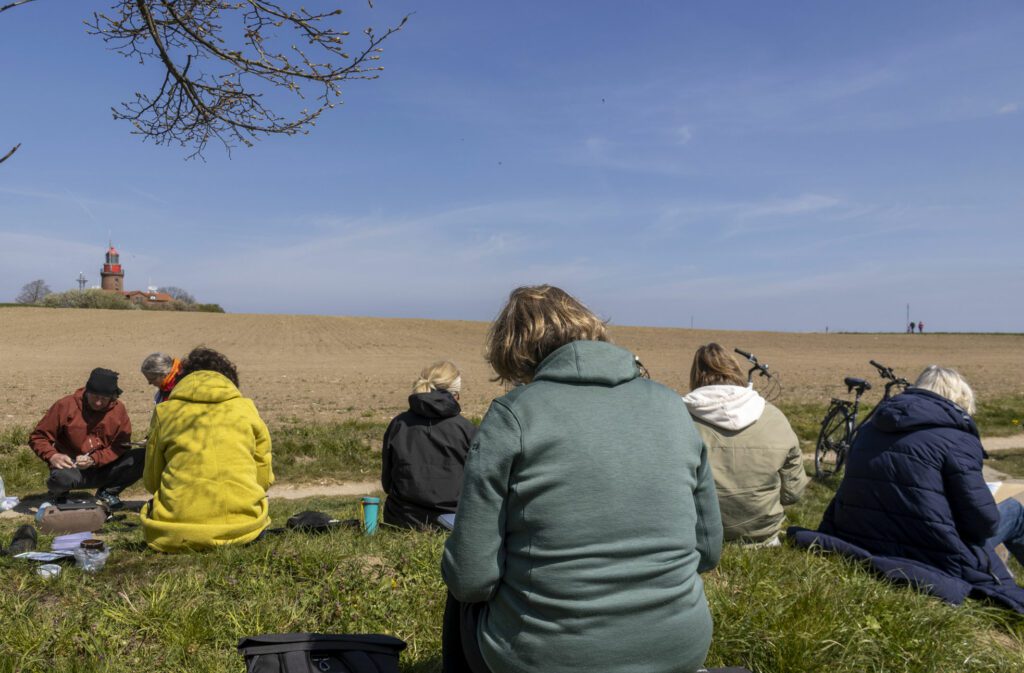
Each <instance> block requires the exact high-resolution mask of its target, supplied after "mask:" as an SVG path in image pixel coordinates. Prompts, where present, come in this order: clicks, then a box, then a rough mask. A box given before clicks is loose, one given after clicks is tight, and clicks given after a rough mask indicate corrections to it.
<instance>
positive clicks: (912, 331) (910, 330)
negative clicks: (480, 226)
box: [907, 320, 916, 334]
mask: <svg viewBox="0 0 1024 673" xmlns="http://www.w3.org/2000/svg"><path fill="white" fill-rule="evenodd" d="M915 326H916V325H915V323H914V321H913V320H911V321H910V325H908V326H907V334H913V333H914V327H915Z"/></svg>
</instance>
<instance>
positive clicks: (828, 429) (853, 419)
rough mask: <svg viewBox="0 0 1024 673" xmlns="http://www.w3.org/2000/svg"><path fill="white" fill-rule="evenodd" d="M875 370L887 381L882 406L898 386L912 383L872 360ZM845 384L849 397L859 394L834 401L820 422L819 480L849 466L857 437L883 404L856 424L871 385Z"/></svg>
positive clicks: (816, 465)
mask: <svg viewBox="0 0 1024 673" xmlns="http://www.w3.org/2000/svg"><path fill="white" fill-rule="evenodd" d="M870 363H871V365H872V366H874V367H875V369H877V370H878V375H879V376H881V377H882V378H883V379H885V380H886V384H885V392H884V393H883V395H882V400H881V402H884V401H885V400H887V399H889V398H890V397H892V389H893V388H894V387H895V386H902V387H904V388H906V387H907V386H909V385H910V382H909V381H907V380H906V379H904V378H900V377H897V376H896V375H895V374H894V373H893V371H892V368H891V367H886V366H885V365H882V364H879V363H878V362H875V361H874V360H870ZM844 383H846V390H847V393H850V392H853V391H854V390H856V394H855V395H854V399H853V401H850V400H845V399H840V398H832V401H831V403H830V404H829V407H828V410H827V411H826V412H825V417H824V418H823V419H822V421H821V430H820V431H819V433H818V440H817V442H816V443H815V448H814V469H815V474H816V476H818V477H819V478H822V477H827V476H830V475H832V474H835V473H836V472H838V471H839V470H841V469H842V466H843V464H844V463H845V462H846V457H847V455H848V454H849V451H850V448H851V447H852V446H853V443H854V442H855V441H856V438H857V435H858V433H859V432H860V429H861V428H862V427H864V424H865V423H867V422H868V421H869V420H870V419H871V417H872V416H874V414H875V411H876V410H877V409H878V407H879V406H880V404H881V402H880V403H879V404H877V405H875V407H874V408H873V409H872V410H871V411H870V412H869V413H868V414H867V415H866V416H865V417H864V418H863V419H861V420H860V422H858V421H857V416H858V414H859V412H860V400H861V397H862V396H863V395H864V393H865V392H866V391H868V390H871V384H870V383H868V382H867V381H865V380H864V379H857V378H853V377H846V379H844ZM840 415H841V416H842V421H841V424H839V423H836V420H838V417H839V416H840ZM830 455H834V462H832V463H829V461H828V460H826V457H827V456H830ZM829 464H831V465H834V469H831V470H829V469H826V468H824V467H823V465H829Z"/></svg>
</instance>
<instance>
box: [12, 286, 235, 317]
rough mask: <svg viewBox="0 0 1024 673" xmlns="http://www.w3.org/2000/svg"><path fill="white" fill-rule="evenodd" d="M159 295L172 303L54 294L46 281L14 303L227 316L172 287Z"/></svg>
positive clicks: (93, 293) (95, 293) (92, 292)
mask: <svg viewBox="0 0 1024 673" xmlns="http://www.w3.org/2000/svg"><path fill="white" fill-rule="evenodd" d="M156 291H157V292H162V293H164V294H166V295H169V296H170V297H171V301H169V302H166V303H164V304H155V305H154V304H148V305H147V304H135V303H133V302H131V301H129V300H128V298H127V297H125V296H124V295H122V294H120V293H116V292H108V291H107V290H101V289H98V288H93V289H89V290H68V291H67V292H54V291H53V290H51V289H50V286H49V285H47V284H46V281H45V280H43V279H42V278H37V279H36V280H33V281H31V282H29V283H26V284H25V285H23V286H22V288H21V292H19V293H18V296H17V297H15V298H14V303H15V304H21V305H23V306H43V307H46V308H106V309H114V310H143V311H198V312H202V313H224V312H225V311H224V309H223V308H222V307H221V306H220V304H204V303H200V302H197V301H196V298H195V297H194V296H193V295H192V293H191V292H189V291H188V290H184V289H182V288H180V287H176V286H173V285H168V286H165V287H158V288H157V289H156Z"/></svg>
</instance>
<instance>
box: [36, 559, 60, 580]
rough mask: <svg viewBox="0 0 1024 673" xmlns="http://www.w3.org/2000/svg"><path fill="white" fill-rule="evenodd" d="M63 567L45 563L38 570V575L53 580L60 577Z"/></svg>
mask: <svg viewBox="0 0 1024 673" xmlns="http://www.w3.org/2000/svg"><path fill="white" fill-rule="evenodd" d="M60 571H61V567H60V566H59V565H57V564H56V563H44V564H43V565H41V566H39V567H37V568H36V574H37V575H39V576H40V577H43V578H45V579H48V580H49V579H53V578H54V577H58V576H60Z"/></svg>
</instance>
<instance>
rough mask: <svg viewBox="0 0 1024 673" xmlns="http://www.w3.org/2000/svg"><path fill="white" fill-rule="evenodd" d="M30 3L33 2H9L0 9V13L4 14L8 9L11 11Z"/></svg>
mask: <svg viewBox="0 0 1024 673" xmlns="http://www.w3.org/2000/svg"><path fill="white" fill-rule="evenodd" d="M30 2H35V0H15V2H9V3H7V4H6V5H4V6H2V7H0V12H6V11H7V10H8V9H13V8H15V7H17V6H18V5H27V4H28V3H30Z"/></svg>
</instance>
